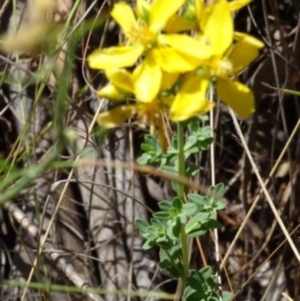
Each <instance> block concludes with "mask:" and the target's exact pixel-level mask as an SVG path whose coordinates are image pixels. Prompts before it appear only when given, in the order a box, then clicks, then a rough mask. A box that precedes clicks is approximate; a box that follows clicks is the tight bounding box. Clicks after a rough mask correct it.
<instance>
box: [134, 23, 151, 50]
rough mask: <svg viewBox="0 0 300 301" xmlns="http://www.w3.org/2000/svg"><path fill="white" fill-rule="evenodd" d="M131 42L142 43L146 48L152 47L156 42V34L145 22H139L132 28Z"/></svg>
mask: <svg viewBox="0 0 300 301" xmlns="http://www.w3.org/2000/svg"><path fill="white" fill-rule="evenodd" d="M129 36H130V39H131V42H133V43H138V44H142V45H143V46H144V48H146V49H150V48H151V47H152V46H153V45H154V44H155V42H156V38H157V36H156V34H155V33H153V32H151V31H150V30H149V28H148V27H147V26H146V24H145V23H142V22H139V24H138V25H137V26H134V27H132V28H131V31H130V33H129Z"/></svg>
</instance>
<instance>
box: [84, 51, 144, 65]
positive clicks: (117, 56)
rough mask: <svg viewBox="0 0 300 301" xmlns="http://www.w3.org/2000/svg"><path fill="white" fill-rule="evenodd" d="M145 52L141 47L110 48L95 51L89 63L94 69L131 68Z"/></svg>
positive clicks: (89, 58) (89, 57)
mask: <svg viewBox="0 0 300 301" xmlns="http://www.w3.org/2000/svg"><path fill="white" fill-rule="evenodd" d="M143 52H144V48H143V46H141V45H135V46H120V47H110V48H104V49H98V50H95V51H94V52H92V53H91V54H90V55H89V56H88V58H87V61H88V63H89V66H90V67H91V68H94V69H109V68H123V67H131V66H132V65H133V64H135V62H136V61H137V60H138V58H139V57H140V56H141V54H142V53H143Z"/></svg>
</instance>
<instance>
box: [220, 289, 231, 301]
mask: <svg viewBox="0 0 300 301" xmlns="http://www.w3.org/2000/svg"><path fill="white" fill-rule="evenodd" d="M232 298H233V295H232V293H230V292H227V291H223V292H222V300H223V301H231V300H232Z"/></svg>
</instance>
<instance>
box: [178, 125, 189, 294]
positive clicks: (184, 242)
mask: <svg viewBox="0 0 300 301" xmlns="http://www.w3.org/2000/svg"><path fill="white" fill-rule="evenodd" d="M177 136H178V175H179V176H181V177H184V176H185V157H184V127H183V124H182V123H178V124H177ZM177 185H178V186H177V187H178V188H177V196H178V197H179V199H180V200H181V201H182V202H183V198H184V185H183V184H177ZM180 234H181V235H180V239H181V248H182V265H183V275H182V283H183V291H184V289H185V286H186V282H187V277H188V273H189V252H188V239H187V235H186V233H185V229H184V224H181V233H180Z"/></svg>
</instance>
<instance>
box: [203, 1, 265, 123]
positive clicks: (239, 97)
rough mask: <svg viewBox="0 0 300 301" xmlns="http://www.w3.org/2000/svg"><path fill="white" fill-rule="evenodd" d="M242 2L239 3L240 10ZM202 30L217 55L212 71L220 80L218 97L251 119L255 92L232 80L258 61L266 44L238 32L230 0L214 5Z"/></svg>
mask: <svg viewBox="0 0 300 301" xmlns="http://www.w3.org/2000/svg"><path fill="white" fill-rule="evenodd" d="M242 2H243V1H236V7H237V4H238V3H239V4H241V3H242ZM244 2H245V1H244ZM201 29H202V31H203V33H204V36H205V37H206V38H207V40H208V43H210V45H211V47H212V52H213V54H214V55H213V59H212V63H211V65H210V68H211V75H212V76H214V77H215V79H216V90H217V94H218V96H219V97H220V99H221V100H222V101H223V102H224V103H225V104H227V105H228V106H230V107H231V108H232V109H233V110H234V111H235V112H236V113H237V115H239V116H240V117H241V118H247V117H249V116H250V115H251V114H252V113H253V112H254V110H255V101H254V95H253V92H252V91H251V89H250V88H248V87H247V86H245V85H243V84H242V83H240V82H238V81H234V80H232V79H231V78H232V76H234V75H236V74H237V73H238V72H240V71H241V70H243V69H244V68H246V67H247V66H248V65H249V64H250V63H251V62H252V61H253V60H255V59H256V58H257V56H258V55H259V49H260V48H262V47H263V43H262V42H261V41H259V40H257V39H256V38H254V37H252V36H249V35H246V34H242V33H235V32H234V28H233V19H232V16H231V9H230V2H229V3H228V2H227V1H226V0H217V1H215V2H214V3H213V4H211V5H210V8H209V10H208V11H207V12H206V14H205V15H204V18H203V19H202V22H201ZM224 33H226V34H224Z"/></svg>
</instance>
